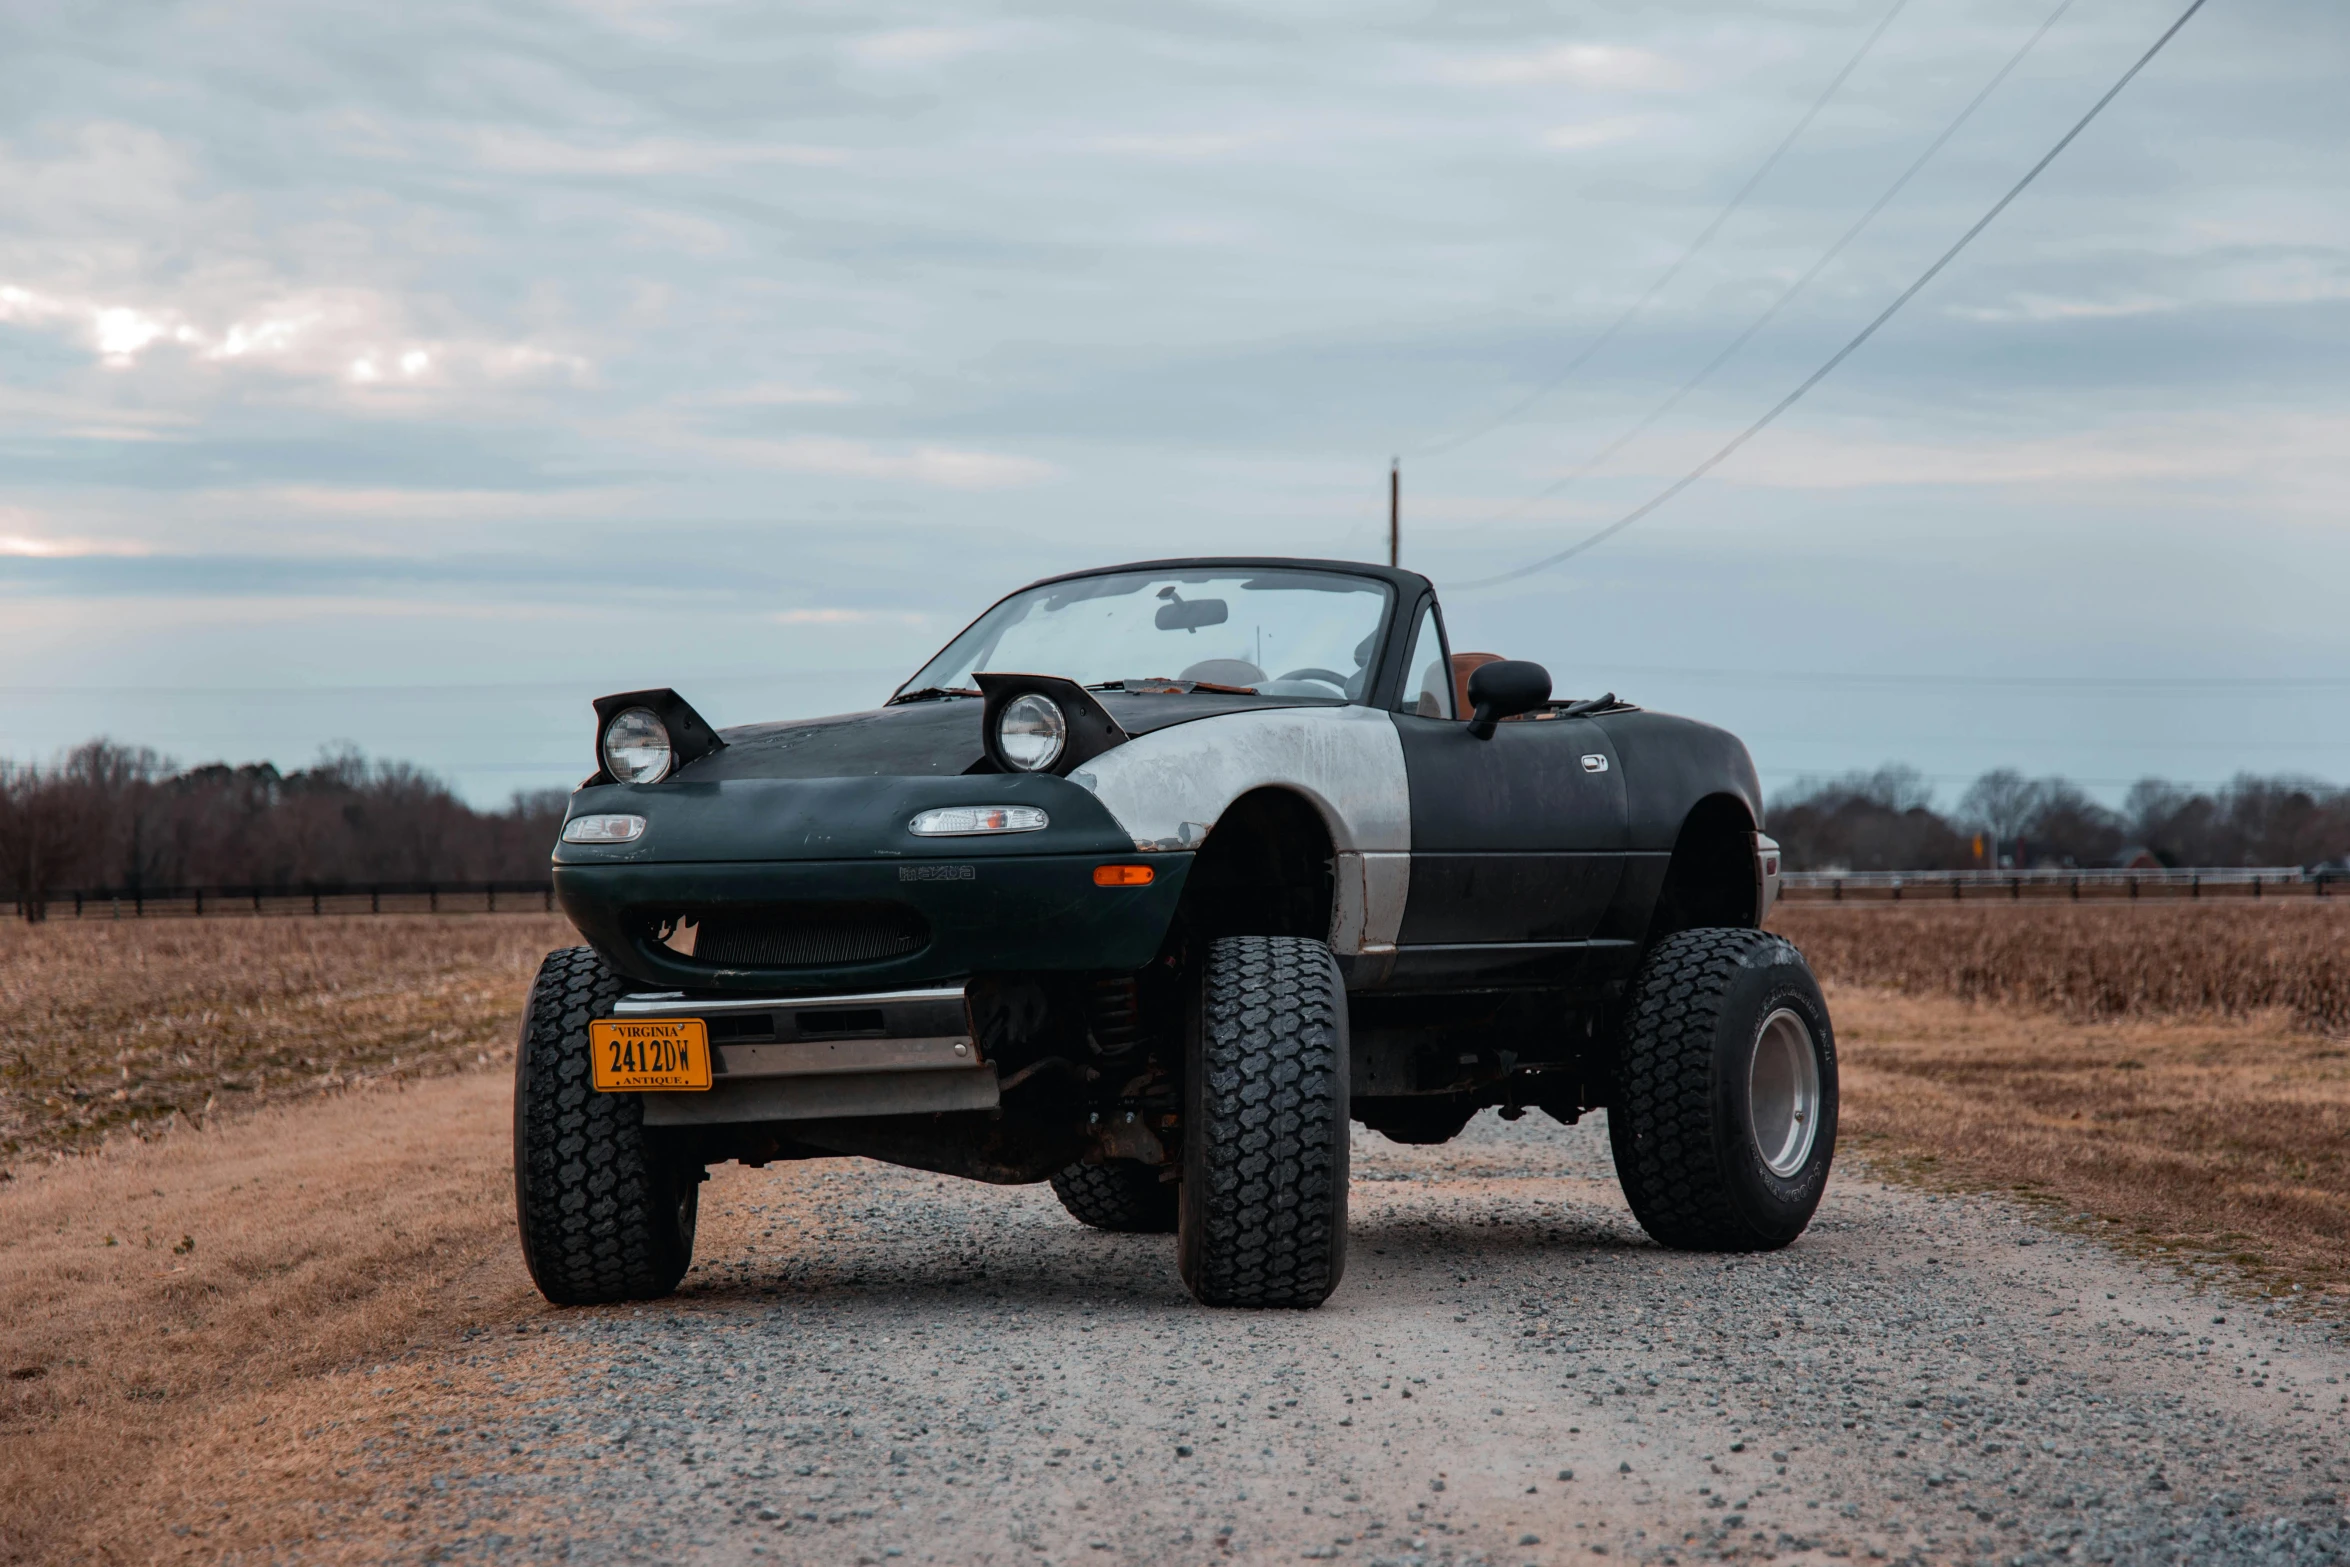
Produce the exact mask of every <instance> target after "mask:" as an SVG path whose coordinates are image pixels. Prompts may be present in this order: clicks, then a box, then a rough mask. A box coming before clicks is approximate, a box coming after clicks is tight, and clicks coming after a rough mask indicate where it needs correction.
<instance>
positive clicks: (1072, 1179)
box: [1053, 1161, 1178, 1235]
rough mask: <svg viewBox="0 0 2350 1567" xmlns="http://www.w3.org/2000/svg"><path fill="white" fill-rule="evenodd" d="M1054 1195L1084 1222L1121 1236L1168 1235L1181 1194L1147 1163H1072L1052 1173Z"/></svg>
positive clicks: (1076, 1217) (1171, 1230) (1172, 1229)
mask: <svg viewBox="0 0 2350 1567" xmlns="http://www.w3.org/2000/svg"><path fill="white" fill-rule="evenodd" d="M1053 1195H1054V1196H1055V1197H1058V1198H1060V1199H1061V1206H1062V1207H1064V1208H1066V1209H1068V1210H1069V1214H1070V1217H1072V1218H1074V1219H1076V1220H1077V1221H1078V1222H1079V1223H1080V1224H1087V1225H1091V1226H1092V1227H1093V1228H1094V1229H1097V1230H1114V1231H1116V1232H1118V1233H1119V1234H1123V1235H1170V1234H1173V1233H1174V1230H1175V1213H1176V1207H1177V1203H1178V1193H1177V1191H1176V1188H1175V1185H1174V1183H1173V1182H1171V1181H1162V1180H1160V1179H1159V1172H1158V1171H1157V1170H1155V1169H1153V1168H1152V1167H1151V1166H1149V1165H1147V1164H1132V1163H1127V1162H1123V1161H1113V1162H1112V1163H1109V1164H1073V1165H1071V1166H1069V1168H1067V1169H1066V1170H1063V1171H1062V1172H1061V1173H1060V1174H1058V1175H1056V1176H1054V1177H1053Z"/></svg>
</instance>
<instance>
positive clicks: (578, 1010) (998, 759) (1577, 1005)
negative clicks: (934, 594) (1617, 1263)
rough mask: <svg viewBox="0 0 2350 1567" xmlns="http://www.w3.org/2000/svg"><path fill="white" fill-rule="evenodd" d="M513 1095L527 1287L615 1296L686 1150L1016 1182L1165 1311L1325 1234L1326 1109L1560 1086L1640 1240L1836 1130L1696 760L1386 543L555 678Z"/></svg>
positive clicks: (1760, 1183)
mask: <svg viewBox="0 0 2350 1567" xmlns="http://www.w3.org/2000/svg"><path fill="white" fill-rule="evenodd" d="M595 708H596V718H597V730H596V736H595V744H596V754H597V760H598V768H597V771H596V773H595V775H594V776H593V777H591V778H590V779H588V781H587V782H586V783H585V784H583V785H582V786H581V787H580V789H579V791H578V792H577V793H576V794H574V795H573V796H572V798H571V807H570V811H569V814H568V817H567V819H566V820H565V822H564V825H563V831H562V838H561V842H560V843H559V845H558V846H557V848H556V850H555V888H556V892H557V894H558V895H559V896H560V897H561V899H562V901H563V908H564V911H565V912H566V913H567V914H569V915H570V917H571V919H572V921H573V922H574V923H575V924H576V925H577V926H578V927H579V930H580V932H581V934H582V935H584V936H585V937H586V938H587V942H588V945H587V946H585V947H577V948H573V949H570V950H568V951H563V952H557V953H555V954H554V955H552V956H551V957H549V958H548V959H547V961H546V964H545V966H544V967H543V968H542V969H541V970H540V972H539V977H538V981H537V984H536V987H535V988H534V989H533V991H532V993H531V998H530V1003H529V1008H528V1011H527V1012H526V1014H525V1016H524V1019H523V1025H522V1040H521V1049H520V1053H519V1057H518V1060H517V1064H516V1077H515V1093H514V1141H515V1159H514V1169H515V1188H516V1200H517V1206H518V1208H519V1213H520V1222H521V1230H522V1245H523V1253H524V1256H525V1258H526V1259H527V1261H528V1263H529V1266H530V1271H531V1276H532V1277H533V1278H534V1279H535V1280H536V1281H537V1283H538V1286H539V1288H540V1289H541V1290H542V1291H543V1292H544V1293H545V1294H546V1296H547V1298H548V1299H549V1300H552V1301H556V1302H562V1303H587V1302H597V1301H615V1300H628V1299H645V1298H649V1297H652V1296H657V1295H661V1294H665V1293H667V1292H668V1291H669V1290H671V1289H673V1288H675V1287H676V1285H677V1282H678V1280H679V1279H680V1277H682V1275H683V1274H684V1273H685V1270H686V1267H687V1265H688V1263H689V1262H690V1261H691V1257H692V1250H693V1238H694V1216H695V1207H696V1192H697V1190H698V1187H699V1183H700V1182H701V1181H702V1180H703V1178H704V1172H705V1171H706V1169H707V1168H708V1166H709V1165H711V1164H713V1163H716V1162H720V1161H723V1160H728V1159H735V1160H740V1161H742V1162H743V1163H745V1164H750V1165H762V1164H765V1163H766V1162H768V1161H770V1160H776V1159H811V1158H826V1157H832V1156H837V1155H862V1156H864V1157H867V1158H873V1159H880V1160H885V1161H887V1162H890V1163H893V1164H902V1165H910V1166H913V1167H914V1168H916V1169H922V1170H934V1171H941V1172H944V1173H946V1174H950V1175H961V1176H969V1177H971V1178H973V1179H976V1180H982V1181H993V1182H1003V1183H1017V1182H1032V1181H1048V1180H1049V1181H1050V1182H1051V1183H1052V1185H1053V1190H1054V1191H1055V1192H1056V1193H1057V1194H1058V1195H1059V1197H1060V1199H1061V1202H1062V1203H1063V1204H1064V1205H1065V1206H1066V1207H1067V1208H1068V1210H1069V1212H1070V1213H1071V1214H1073V1215H1075V1216H1076V1217H1077V1218H1078V1219H1079V1220H1081V1221H1082V1222H1084V1223H1086V1224H1090V1225H1095V1226H1098V1227H1100V1228H1103V1229H1110V1230H1127V1231H1146V1232H1161V1233H1164V1232H1167V1231H1173V1232H1174V1233H1175V1235H1176V1236H1177V1242H1176V1246H1177V1259H1178V1264H1179V1267H1180V1270H1181V1272H1182V1276H1183V1280H1184V1282H1185V1284H1186V1285H1188V1286H1189V1288H1190V1289H1191V1291H1192V1293H1193V1294H1194V1295H1196V1296H1197V1297H1198V1298H1199V1299H1200V1300H1202V1301H1204V1302H1207V1303H1209V1304H1212V1305H1246V1306H1312V1305H1316V1304H1318V1303H1319V1302H1320V1301H1322V1300H1323V1299H1324V1298H1325V1297H1326V1296H1327V1295H1328V1294H1329V1293H1330V1291H1331V1290H1332V1289H1334V1288H1335V1287H1336V1286H1337V1284H1338V1281H1339V1275H1340V1273H1341V1271H1342V1270H1343V1268H1344V1266H1345V1262H1346V1198H1347V1148H1348V1135H1349V1128H1348V1122H1349V1120H1350V1119H1351V1120H1355V1121H1360V1122H1362V1123H1363V1124H1364V1125H1365V1126H1367V1127H1370V1128H1372V1129H1373V1130H1375V1131H1378V1132H1381V1133H1384V1134H1385V1135H1386V1136H1388V1137H1390V1138H1393V1139H1395V1140H1397V1141H1399V1142H1406V1143H1440V1142H1443V1141H1444V1140H1446V1139H1447V1138H1449V1137H1451V1136H1453V1135H1454V1134H1455V1133H1457V1132H1459V1131H1460V1130H1461V1129H1462V1128H1463V1127H1464V1126H1466V1125H1467V1124H1468V1121H1469V1119H1470V1117H1471V1116H1473V1115H1475V1114H1476V1113H1477V1112H1478V1111H1479V1110H1480V1109H1483V1108H1485V1107H1487V1106H1499V1107H1500V1110H1501V1113H1502V1115H1503V1116H1505V1117H1507V1118H1510V1119H1513V1120H1514V1119H1516V1118H1517V1117H1519V1116H1521V1115H1523V1114H1524V1113H1525V1111H1526V1109H1527V1108H1529V1107H1532V1108H1537V1109H1540V1110H1542V1111H1544V1112H1546V1113H1547V1114H1549V1115H1552V1116H1554V1117H1556V1118H1558V1119H1559V1120H1561V1121H1568V1122H1572V1121H1573V1120H1575V1119H1576V1118H1577V1117H1578V1116H1580V1115H1582V1114H1583V1113H1584V1112H1585V1111H1588V1110H1593V1109H1598V1108H1602V1107H1604V1108H1605V1109H1606V1111H1607V1113H1608V1114H1607V1124H1608V1134H1609V1138H1610V1141H1611V1143H1612V1145H1613V1148H1614V1153H1615V1162H1616V1169H1617V1172H1618V1174H1619V1176H1620V1177H1621V1179H1622V1181H1623V1186H1624V1192H1625V1195H1626V1196H1627V1197H1628V1198H1629V1199H1630V1201H1631V1205H1632V1211H1633V1213H1634V1214H1635V1215H1637V1216H1638V1218H1639V1220H1640V1222H1641V1224H1642V1225H1643V1226H1645V1227H1646V1229H1647V1230H1648V1232H1649V1234H1650V1235H1652V1236H1654V1237H1655V1238H1656V1239H1657V1240H1658V1241H1660V1242H1662V1243H1663V1244H1665V1245H1668V1246H1677V1247H1689V1248H1697V1249H1706V1250H1719V1251H1744V1250H1755V1249H1760V1248H1767V1247H1775V1246H1782V1245H1785V1244H1786V1243H1787V1242H1788V1241H1790V1240H1792V1239H1794V1238H1795V1237H1796V1236H1797V1235H1799V1234H1800V1233H1802V1231H1803V1229H1804V1227H1805V1225H1806V1224H1808V1223H1809V1222H1810V1219H1811V1214H1812V1210H1813V1209H1814V1207H1815V1206H1817V1204H1818V1202H1819V1199H1820V1191H1821V1187H1822V1186H1823V1184H1824V1183H1825V1182H1826V1179H1827V1174H1828V1162H1829V1158H1830V1156H1831V1153H1832V1151H1833V1149H1834V1146H1835V1140H1836V1052H1835V1046H1834V1043H1833V1038H1832V1036H1831V1034H1830V1031H1829V1026H1828V1014H1827V1009H1826V1007H1825V1005H1824V1004H1823V1003H1822V1001H1821V999H1820V992H1819V987H1818V986H1817V985H1816V984H1815V983H1814V982H1813V980H1812V976H1811V974H1810V972H1809V970H1808V969H1807V968H1806V966H1805V964H1804V961H1803V958H1802V957H1801V955H1799V954H1798V953H1797V952H1796V950H1795V949H1794V947H1792V946H1790V945H1789V944H1788V943H1787V942H1786V941H1784V940H1782V939H1780V938H1779V937H1777V936H1774V935H1770V934H1767V933H1765V932H1764V931H1763V930H1761V929H1760V926H1761V923H1762V919H1763V916H1764V914H1765V912H1766V911H1767V910H1768V909H1769V907H1770V904H1771V900H1772V897H1773V896H1774V894H1775V893H1776V891H1777V885H1778V875H1779V863H1778V859H1779V857H1778V848H1777V845H1775V844H1773V843H1772V842H1771V840H1770V839H1768V838H1766V837H1763V836H1762V835H1761V833H1760V832H1759V831H1758V827H1759V825H1760V822H1761V804H1762V797H1761V793H1760V791H1759V790H1758V788H1757V787H1756V783H1755V774H1754V766H1753V764H1752V762H1751V761H1750V760H1749V759H1748V757H1747V754H1746V749H1745V747H1744V746H1742V745H1740V744H1739V742H1738V741H1737V740H1736V739H1734V738H1733V737H1732V736H1730V735H1728V734H1725V733H1724V732H1722V731H1721V730H1719V729H1713V728H1709V727H1707V726H1706V725H1704V724H1699V723H1693V722H1691V721H1689V720H1687V719H1682V718H1669V717H1665V716H1663V715H1661V714H1655V713H1647V712H1642V711H1641V710H1640V709H1638V708H1636V707H1634V706H1632V705H1631V704H1630V703H1627V702H1620V701H1617V700H1616V699H1615V698H1614V697H1613V696H1604V697H1600V698H1597V699H1596V700H1589V701H1559V700H1554V699H1553V698H1552V697H1551V691H1550V676H1549V675H1548V674H1546V673H1545V672H1544V671H1543V670H1542V669H1541V668H1540V667H1539V666H1537V665H1534V664H1529V663H1523V662H1516V661H1510V660H1504V659H1498V658H1495V657H1494V656H1493V655H1490V654H1477V653H1459V654H1456V653H1453V652H1452V651H1451V649H1450V647H1449V646H1448V645H1447V643H1446V640H1445V632H1444V618H1443V615H1442V614H1441V613H1440V611H1439V610H1438V608H1437V603H1436V595H1435V591H1434V589H1433V588H1432V587H1431V586H1430V585H1429V583H1428V581H1427V579H1426V578H1424V577H1420V576H1417V575H1415V574H1414V573H1412V572H1408V571H1400V570H1392V569H1387V568H1382V567H1374V566H1363V565H1355V564H1351V563H1347V562H1342V561H1312V560H1247V559H1230V560H1225V559H1213V560H1176V561H1154V562H1149V563H1145V564H1141V565H1133V566H1118V567H1112V568H1109V569H1105V570H1100V571H1089V572H1081V573H1077V574H1075V575H1071V576H1066V577H1056V578H1053V579H1051V580H1049V581H1045V582H1040V583H1037V584H1035V585H1034V586H1032V587H1028V588H1024V589H1022V590H1021V591H1019V592H1017V593H1015V594H1013V595H1011V596H1010V597H1009V598H1006V599H1005V600H1003V601H1002V602H1001V603H999V604H997V605H996V606H995V607H994V608H992V609H990V610H989V611H988V612H987V613H986V614H984V615H982V616H980V617H979V619H978V620H976V621H974V622H973V623H972V625H971V626H970V628H969V629H968V630H966V631H964V632H963V633H962V635H960V636H958V637H956V638H955V639H954V641H952V642H950V643H949V644H947V647H946V649H945V650H944V651H943V652H941V653H940V654H939V655H938V656H937V657H936V658H934V659H932V660H931V661H930V663H929V664H928V665H927V666H925V667H924V668H923V669H922V670H921V672H920V673H918V674H916V675H915V676H914V677H913V678H912V679H911V680H909V681H907V682H906V684H905V685H904V686H903V687H901V688H900V689H899V690H898V692H897V693H896V695H894V696H892V697H891V698H890V699H889V701H888V702H887V703H886V704H885V705H883V706H882V707H881V708H880V709H878V710H877V711H873V712H868V713H853V714H849V715H846V716H842V717H836V718H819V719H810V720H806V721H802V722H797V723H776V724H753V725H748V726H746V727H743V728H739V729H728V730H724V731H716V730H713V729H712V728H711V727H710V725H709V724H708V723H706V722H705V721H704V720H703V719H702V717H701V715H699V714H698V713H696V712H695V711H694V710H693V709H692V708H691V707H689V706H688V705H687V704H686V703H685V701H684V700H683V699H682V698H681V697H679V696H678V695H677V694H676V693H675V692H673V691H668V690H657V691H634V692H629V693H627V694H625V695H620V696H610V697H605V698H603V699H602V700H600V701H598V702H597V703H596V704H595Z"/></svg>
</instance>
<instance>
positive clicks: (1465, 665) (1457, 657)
mask: <svg viewBox="0 0 2350 1567" xmlns="http://www.w3.org/2000/svg"><path fill="white" fill-rule="evenodd" d="M1501 661H1502V659H1501V655H1500V654H1499V653H1455V654H1454V655H1453V656H1452V709H1453V713H1454V715H1455V716H1456V717H1459V718H1461V719H1462V720H1464V721H1465V720H1467V718H1468V717H1469V676H1470V675H1472V674H1474V673H1475V672H1476V671H1478V670H1480V669H1482V668H1484V667H1485V666H1486V665H1487V664H1498V663H1500V662H1501Z"/></svg>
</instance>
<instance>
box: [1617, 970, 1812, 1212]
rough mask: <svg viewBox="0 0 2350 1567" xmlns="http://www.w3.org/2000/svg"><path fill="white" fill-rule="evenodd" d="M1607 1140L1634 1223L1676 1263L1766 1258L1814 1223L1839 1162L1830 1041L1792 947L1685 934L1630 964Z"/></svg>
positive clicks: (1807, 976)
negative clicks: (1673, 1253) (1673, 1254)
mask: <svg viewBox="0 0 2350 1567" xmlns="http://www.w3.org/2000/svg"><path fill="white" fill-rule="evenodd" d="M1608 1142H1609V1144H1610V1145H1611V1147H1612V1148H1613V1150H1614V1153H1615V1159H1616V1178H1617V1179H1618V1180H1619V1181H1620V1182H1622V1184H1623V1188H1624V1196H1625V1199H1626V1200H1627V1201H1629V1202H1630V1203H1631V1205H1632V1214H1633V1217H1635V1218H1637V1219H1638V1220H1639V1221H1640V1227H1641V1228H1642V1229H1644V1230H1646V1231H1647V1232H1648V1233H1649V1234H1650V1235H1651V1236H1652V1237H1654V1238H1655V1239H1656V1240H1657V1241H1658V1242H1659V1243H1660V1244H1662V1245H1666V1246H1672V1247H1677V1248H1680V1249H1682V1250H1686V1251H1769V1250H1772V1249H1775V1248H1777V1247H1780V1246H1784V1245H1786V1244H1787V1243H1788V1242H1789V1241H1791V1240H1793V1239H1795V1237H1797V1236H1798V1235H1801V1234H1802V1233H1803V1232H1804V1229H1805V1227H1806V1226H1808V1225H1809V1224H1810V1223H1811V1216H1812V1212H1813V1210H1814V1209H1816V1208H1818V1207H1819V1205H1820V1194H1821V1193H1822V1192H1823V1191H1824V1190H1825V1189H1826V1187H1827V1183H1828V1165H1829V1162H1830V1161H1831V1159H1832V1158H1833V1157H1834V1155H1835V1151H1836V1040H1835V1035H1834V1034H1833V1033H1832V1032H1831V1031H1830V1029H1829V1027H1828V1007H1827V1003H1826V1002H1825V1001H1824V1000H1822V999H1821V997H1820V987H1819V984H1818V982H1817V981H1816V980H1814V979H1813V978H1812V973H1811V968H1810V966H1809V965H1808V964H1806V963H1805V962H1804V961H1803V954H1802V953H1800V952H1798V951H1796V950H1795V946H1794V944H1793V943H1792V942H1789V941H1788V940H1786V939H1785V938H1784V937H1781V936H1774V935H1771V934H1769V933H1768V932H1765V931H1759V930H1737V929H1709V930H1687V931H1682V932H1680V933H1679V934H1678V935H1674V936H1669V937H1667V938H1666V939H1665V940H1663V941H1661V942H1659V943H1658V944H1657V946H1656V949H1655V950H1654V951H1652V952H1651V953H1650V954H1649V955H1648V959H1647V961H1646V962H1645V963H1643V964H1642V965H1641V968H1640V977H1639V979H1638V981H1637V982H1636V983H1635V986H1634V989H1633V993H1632V996H1631V1000H1630V1004H1629V1006H1628V1008H1627V1010H1626V1013H1625V1017H1624V1023H1623V1032H1622V1035H1621V1038H1620V1041H1619V1047H1618V1053H1617V1059H1616V1072H1615V1088H1614V1093H1613V1095H1612V1096H1611V1098H1610V1100H1609V1103H1608Z"/></svg>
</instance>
